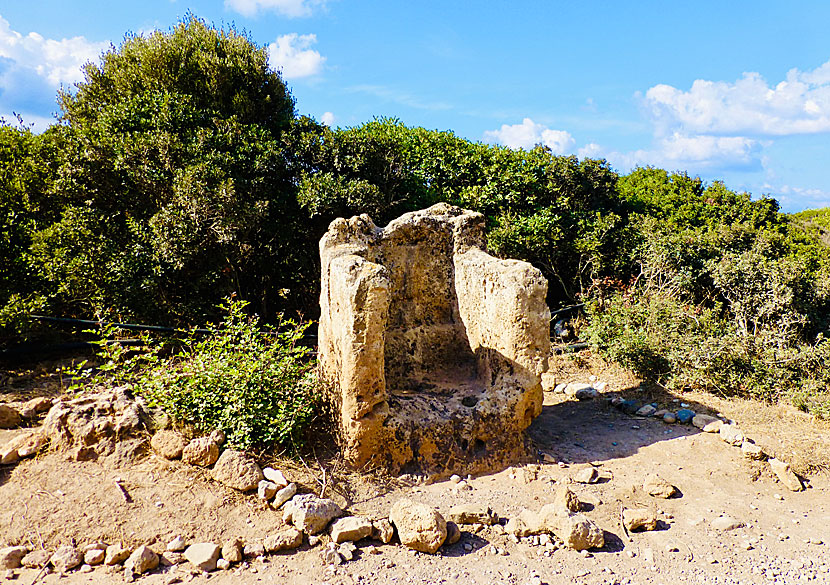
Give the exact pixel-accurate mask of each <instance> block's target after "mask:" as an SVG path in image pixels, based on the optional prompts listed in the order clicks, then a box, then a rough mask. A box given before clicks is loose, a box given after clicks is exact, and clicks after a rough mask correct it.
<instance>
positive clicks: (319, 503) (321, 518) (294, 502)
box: [282, 494, 343, 534]
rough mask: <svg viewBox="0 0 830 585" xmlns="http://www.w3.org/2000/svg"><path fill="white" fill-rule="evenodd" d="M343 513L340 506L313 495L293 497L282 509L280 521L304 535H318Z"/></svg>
mask: <svg viewBox="0 0 830 585" xmlns="http://www.w3.org/2000/svg"><path fill="white" fill-rule="evenodd" d="M342 513H343V511H342V510H341V509H340V506H338V505H337V504H335V503H334V502H333V501H332V500H329V499H328V498H318V497H317V496H315V495H314V494H303V495H301V496H294V497H293V498H291V500H289V501H288V502H287V503H286V504H285V506H284V507H283V514H282V519H283V520H284V521H285V522H290V523H291V524H293V525H294V526H295V527H297V528H298V529H300V530H302V531H303V532H305V533H306V534H318V533H320V532H322V531H323V530H324V529H325V528H326V525H327V524H328V523H329V522H330V521H331V520H332V519H334V518H337V517H338V516H340V515H341V514H342Z"/></svg>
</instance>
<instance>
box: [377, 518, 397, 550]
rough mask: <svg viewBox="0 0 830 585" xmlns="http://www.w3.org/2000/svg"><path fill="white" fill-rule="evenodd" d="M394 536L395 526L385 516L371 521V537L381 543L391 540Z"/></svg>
mask: <svg viewBox="0 0 830 585" xmlns="http://www.w3.org/2000/svg"><path fill="white" fill-rule="evenodd" d="M394 536H395V527H394V526H392V523H391V522H389V520H387V519H386V518H380V519H378V520H374V521H372V538H374V539H375V540H379V541H381V542H382V543H383V544H389V543H390V542H392V538H393V537H394Z"/></svg>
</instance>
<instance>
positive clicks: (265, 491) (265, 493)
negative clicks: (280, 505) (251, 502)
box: [256, 479, 279, 501]
mask: <svg viewBox="0 0 830 585" xmlns="http://www.w3.org/2000/svg"><path fill="white" fill-rule="evenodd" d="M278 490H279V486H277V484H275V483H274V482H273V481H268V480H267V479H263V480H262V481H260V482H259V484H257V488H256V494H257V497H259V499H260V500H266V501H267V500H270V499H271V498H273V497H274V496H275V495H276V494H277V491H278Z"/></svg>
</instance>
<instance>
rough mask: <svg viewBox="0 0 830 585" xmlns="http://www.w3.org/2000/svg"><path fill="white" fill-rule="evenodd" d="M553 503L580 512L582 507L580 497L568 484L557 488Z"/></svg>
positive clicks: (562, 508)
mask: <svg viewBox="0 0 830 585" xmlns="http://www.w3.org/2000/svg"><path fill="white" fill-rule="evenodd" d="M553 505H554V507H556V508H558V509H560V510H567V511H568V512H579V511H580V510H581V509H582V504H581V503H580V501H579V498H578V497H577V495H576V494H575V493H574V492H573V490H572V489H571V488H569V487H568V486H560V487H558V488H557V489H556V493H555V494H554V497H553Z"/></svg>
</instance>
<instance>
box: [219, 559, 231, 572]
mask: <svg viewBox="0 0 830 585" xmlns="http://www.w3.org/2000/svg"><path fill="white" fill-rule="evenodd" d="M216 568H217V569H219V570H220V571H227V570H228V569H230V568H231V563H230V561H229V560H227V559H219V560H218V561H216Z"/></svg>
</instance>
